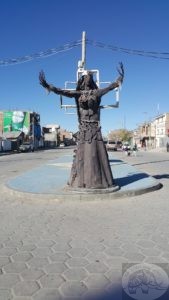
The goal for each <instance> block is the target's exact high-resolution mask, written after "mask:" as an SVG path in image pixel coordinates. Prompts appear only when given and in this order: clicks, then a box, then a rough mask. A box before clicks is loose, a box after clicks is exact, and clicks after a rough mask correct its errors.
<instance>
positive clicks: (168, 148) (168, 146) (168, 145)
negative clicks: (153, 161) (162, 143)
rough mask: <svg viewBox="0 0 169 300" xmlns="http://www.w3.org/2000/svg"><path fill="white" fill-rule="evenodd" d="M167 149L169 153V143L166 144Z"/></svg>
mask: <svg viewBox="0 0 169 300" xmlns="http://www.w3.org/2000/svg"><path fill="white" fill-rule="evenodd" d="M166 147H167V152H169V143H168V142H167V144H166Z"/></svg>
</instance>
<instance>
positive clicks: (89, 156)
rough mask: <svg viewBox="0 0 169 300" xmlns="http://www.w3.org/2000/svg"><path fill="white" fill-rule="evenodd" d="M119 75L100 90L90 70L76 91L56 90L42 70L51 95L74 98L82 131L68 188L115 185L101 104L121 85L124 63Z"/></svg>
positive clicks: (82, 78) (44, 82)
mask: <svg viewBox="0 0 169 300" xmlns="http://www.w3.org/2000/svg"><path fill="white" fill-rule="evenodd" d="M118 72H119V75H120V76H119V77H118V78H117V80H116V81H115V82H113V83H111V84H110V85H108V86H107V87H106V88H98V86H97V84H96V83H95V81H94V79H93V75H92V73H90V71H88V72H87V74H86V75H82V76H81V77H80V79H79V80H78V82H77V87H76V90H66V89H60V88H57V87H55V86H53V85H51V84H49V83H47V82H46V79H45V74H44V72H43V71H41V72H40V74H39V80H40V84H41V85H42V86H43V87H44V88H46V89H47V90H48V92H54V93H56V94H58V95H61V96H66V97H69V98H74V99H75V103H76V107H77V115H78V122H79V132H78V136H77V150H76V154H75V156H74V160H73V164H72V169H71V175H70V180H69V186H70V187H72V188H85V189H106V188H109V187H113V186H114V185H115V184H114V180H113V175H112V172H111V168H110V165H109V160H108V154H107V150H106V147H105V144H104V142H103V138H102V134H101V127H100V103H101V98H102V96H104V95H105V94H107V93H108V92H109V91H111V90H113V89H115V88H117V87H119V86H120V85H121V84H122V82H123V78H124V70H123V65H122V63H120V69H118Z"/></svg>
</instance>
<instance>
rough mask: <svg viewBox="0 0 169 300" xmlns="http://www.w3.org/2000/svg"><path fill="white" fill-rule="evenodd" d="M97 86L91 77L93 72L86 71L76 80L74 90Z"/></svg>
mask: <svg viewBox="0 0 169 300" xmlns="http://www.w3.org/2000/svg"><path fill="white" fill-rule="evenodd" d="M97 88H98V86H97V84H96V82H95V81H94V79H93V74H92V73H91V72H90V71H87V72H86V74H84V75H82V76H81V77H80V79H79V80H78V82H77V88H76V90H95V89H97Z"/></svg>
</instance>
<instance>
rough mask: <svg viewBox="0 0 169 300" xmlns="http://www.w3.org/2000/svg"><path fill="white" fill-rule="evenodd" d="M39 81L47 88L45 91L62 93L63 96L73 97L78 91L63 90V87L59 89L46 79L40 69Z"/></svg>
mask: <svg viewBox="0 0 169 300" xmlns="http://www.w3.org/2000/svg"><path fill="white" fill-rule="evenodd" d="M39 82H40V84H41V85H42V86H43V87H44V88H45V89H47V91H48V92H49V93H50V92H53V93H55V94H58V95H62V96H65V97H69V98H73V97H76V96H77V95H78V94H79V92H77V91H76V90H64V89H60V88H58V87H55V86H54V85H52V84H49V83H48V82H47V81H46V78H45V73H44V72H43V71H40V73H39Z"/></svg>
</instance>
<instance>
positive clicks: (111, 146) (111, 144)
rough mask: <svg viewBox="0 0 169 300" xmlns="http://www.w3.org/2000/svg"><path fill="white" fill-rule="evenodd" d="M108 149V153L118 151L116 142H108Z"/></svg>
mask: <svg viewBox="0 0 169 300" xmlns="http://www.w3.org/2000/svg"><path fill="white" fill-rule="evenodd" d="M106 148H107V150H108V151H117V144H116V142H114V141H108V143H107V145H106Z"/></svg>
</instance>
